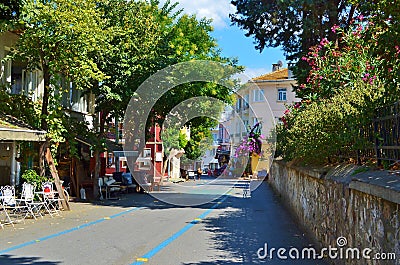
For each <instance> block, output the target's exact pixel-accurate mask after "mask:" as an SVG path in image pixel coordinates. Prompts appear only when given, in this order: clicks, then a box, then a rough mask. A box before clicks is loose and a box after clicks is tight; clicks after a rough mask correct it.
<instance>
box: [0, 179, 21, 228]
mask: <svg viewBox="0 0 400 265" xmlns="http://www.w3.org/2000/svg"><path fill="white" fill-rule="evenodd" d="M0 194H1V195H0V200H1V215H2V216H3V218H2V219H1V220H0V221H1V227H2V228H3V226H4V225H5V224H11V225H12V226H14V223H17V222H24V219H25V217H26V211H27V206H26V205H20V204H18V201H17V200H16V197H15V188H14V186H8V185H7V186H3V187H1V188H0Z"/></svg>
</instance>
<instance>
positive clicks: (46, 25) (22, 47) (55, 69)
mask: <svg viewBox="0 0 400 265" xmlns="http://www.w3.org/2000/svg"><path fill="white" fill-rule="evenodd" d="M18 23H19V24H20V25H22V30H21V31H20V34H19V39H18V41H17V43H16V46H15V48H14V49H13V50H12V51H11V55H10V57H11V58H13V59H17V60H21V61H24V62H26V63H27V67H28V69H39V70H41V71H42V73H43V82H44V91H43V97H42V99H41V103H42V106H41V116H40V120H41V122H40V127H41V129H43V130H49V125H51V123H49V120H50V119H49V118H50V115H49V114H50V113H49V102H50V100H51V96H52V95H53V94H54V93H53V92H56V94H57V92H60V93H61V91H63V90H62V88H61V87H60V85H59V84H60V83H59V82H58V81H59V80H60V79H59V78H60V77H61V76H63V77H66V78H67V80H69V81H71V82H73V83H74V86H75V87H76V88H77V89H88V88H89V87H90V86H91V85H92V83H91V82H92V80H103V79H105V75H104V74H103V73H102V72H101V71H100V70H99V69H98V68H97V65H96V64H95V63H94V61H93V58H94V57H95V54H96V53H97V52H98V51H99V50H102V49H103V48H104V47H102V46H101V44H102V43H105V40H106V38H107V34H106V32H104V30H103V27H102V25H103V20H102V19H101V14H100V13H99V11H98V10H97V9H96V1H90V0H84V1H74V0H53V1H35V0H29V1H26V2H24V4H23V5H22V6H20V17H19V21H18ZM53 121H54V120H53ZM49 141H50V139H49V138H48V140H47V141H46V143H45V145H44V146H43V147H46V146H48V144H49ZM41 153H42V155H41V158H42V159H43V157H44V153H45V148H42V152H41ZM41 165H43V160H42V161H41ZM41 171H42V173H44V170H43V168H42V170H41Z"/></svg>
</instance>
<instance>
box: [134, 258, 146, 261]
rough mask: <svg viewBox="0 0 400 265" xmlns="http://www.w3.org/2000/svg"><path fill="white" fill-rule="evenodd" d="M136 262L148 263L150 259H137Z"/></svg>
mask: <svg viewBox="0 0 400 265" xmlns="http://www.w3.org/2000/svg"><path fill="white" fill-rule="evenodd" d="M136 261H143V262H147V261H149V259H147V258H137V259H136Z"/></svg>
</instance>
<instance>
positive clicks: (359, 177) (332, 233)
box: [269, 161, 400, 265]
mask: <svg viewBox="0 0 400 265" xmlns="http://www.w3.org/2000/svg"><path fill="white" fill-rule="evenodd" d="M357 172H359V173H357ZM269 182H270V184H271V186H272V187H273V188H274V190H275V191H276V192H277V193H278V194H279V195H280V196H281V197H282V199H283V201H284V202H285V203H286V204H287V206H288V207H289V208H290V210H291V211H292V212H293V213H294V215H295V216H296V217H297V218H298V220H299V222H300V223H301V224H302V225H303V226H304V228H305V229H306V230H308V231H310V233H311V234H312V236H313V237H314V239H315V240H316V241H317V242H319V243H320V247H329V246H332V247H337V239H338V238H339V237H345V238H346V240H347V245H346V246H344V247H343V249H344V250H346V249H347V248H357V249H359V250H360V251H362V250H363V249H365V248H370V249H372V252H371V254H370V256H372V255H373V254H374V253H395V254H396V260H390V261H389V260H386V261H383V260H366V259H363V258H360V259H359V260H357V259H347V260H346V259H345V258H343V259H335V260H332V259H328V260H329V261H332V263H335V264H363V265H364V264H396V265H399V264H400V217H399V215H400V207H399V205H400V172H387V171H365V170H364V168H359V167H356V166H354V165H341V166H337V167H334V168H300V167H296V166H292V165H290V163H286V162H283V161H275V162H274V163H273V166H272V169H271V172H270V176H269ZM378 255H379V254H378ZM383 255H384V254H383ZM389 255H391V254H389ZM349 256H350V257H351V255H350V254H349ZM343 257H346V255H343Z"/></svg>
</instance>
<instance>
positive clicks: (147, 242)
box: [0, 180, 325, 265]
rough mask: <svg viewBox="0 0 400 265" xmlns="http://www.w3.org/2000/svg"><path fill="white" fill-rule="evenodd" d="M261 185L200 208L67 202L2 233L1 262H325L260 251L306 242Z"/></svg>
mask: <svg viewBox="0 0 400 265" xmlns="http://www.w3.org/2000/svg"><path fill="white" fill-rule="evenodd" d="M202 181H207V180H202ZM225 183H226V181H224V182H223V183H221V185H225ZM191 184H194V183H191ZM259 184H260V186H259V187H258V188H257V189H256V190H255V191H253V192H252V194H251V195H252V196H251V198H242V196H241V195H242V190H241V189H240V188H233V189H230V191H229V193H227V194H226V195H224V196H222V197H217V198H216V197H215V196H213V197H212V199H213V200H212V201H211V202H209V203H207V204H203V205H200V206H190V207H187V206H186V207H185V206H174V205H171V204H167V203H164V202H162V201H161V200H160V199H159V198H161V199H163V197H158V198H157V199H155V198H153V197H152V196H150V195H148V194H128V195H123V196H121V199H120V200H110V201H102V202H99V203H72V205H71V208H72V211H70V212H64V213H63V214H62V217H55V218H50V217H47V216H46V217H45V219H43V220H37V221H34V220H27V221H26V223H25V224H16V226H15V228H12V227H10V226H7V227H5V229H4V230H0V264H40V265H42V264H43V265H52V264H71V265H75V264H76V265H82V264H85V265H91V264H93V265H94V264H96V265H101V264H124V265H130V264H156V265H169V264H171V265H178V264H198V265H206V264H314V265H315V264H325V263H323V262H322V261H321V260H312V259H292V258H290V257H288V259H286V260H283V259H279V257H278V256H277V253H276V251H275V252H273V255H272V256H270V255H268V256H265V255H264V253H265V251H264V249H265V244H267V249H268V251H270V250H271V249H272V248H276V249H278V248H285V249H287V252H286V253H285V254H286V257H287V256H288V251H289V250H290V249H291V248H297V249H299V250H300V253H301V249H302V248H304V247H310V246H311V241H310V240H309V239H308V238H307V235H304V234H303V232H302V231H301V230H300V229H299V228H298V226H297V225H296V224H295V223H294V221H293V219H292V218H291V216H290V214H289V213H288V212H287V211H286V210H285V209H284V208H283V207H282V205H281V204H280V202H279V198H277V196H275V195H274V194H273V192H272V191H271V189H270V187H269V186H268V184H267V183H266V182H262V183H259ZM196 185H201V182H196ZM157 193H160V194H161V193H165V194H166V195H165V196H167V197H168V196H172V195H171V194H175V195H174V196H178V197H179V198H180V200H184V201H185V200H186V199H187V198H186V197H185V196H190V195H185V194H179V192H171V190H170V189H168V188H167V189H166V190H165V191H161V192H156V193H155V194H157ZM168 193H169V195H168ZM197 195H198V194H196V196H197ZM202 196H204V194H202ZM168 198H169V197H168ZM189 199H190V198H189ZM196 199H198V198H195V199H194V201H196ZM260 249H261V250H260ZM257 252H258V254H257ZM292 253H295V252H292ZM263 255H264V256H263ZM283 256H285V255H283Z"/></svg>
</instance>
